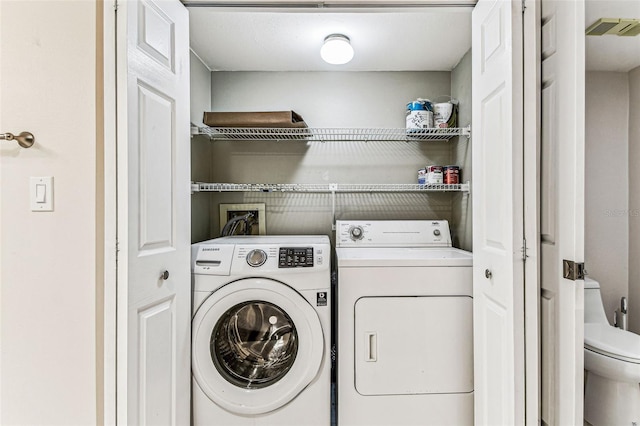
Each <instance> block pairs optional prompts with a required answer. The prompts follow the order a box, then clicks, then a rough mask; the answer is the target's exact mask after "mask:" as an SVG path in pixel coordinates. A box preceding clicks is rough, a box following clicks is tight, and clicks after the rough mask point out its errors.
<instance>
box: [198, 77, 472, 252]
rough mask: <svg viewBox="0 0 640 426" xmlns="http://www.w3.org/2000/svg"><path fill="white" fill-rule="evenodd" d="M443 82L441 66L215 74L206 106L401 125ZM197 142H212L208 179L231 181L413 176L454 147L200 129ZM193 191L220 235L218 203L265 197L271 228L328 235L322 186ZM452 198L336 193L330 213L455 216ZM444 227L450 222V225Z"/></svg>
mask: <svg viewBox="0 0 640 426" xmlns="http://www.w3.org/2000/svg"><path fill="white" fill-rule="evenodd" d="M469 79H470V75H469ZM468 85H469V86H470V82H469V84H468ZM451 90H452V87H451V72H446V71H439V72H213V73H211V91H212V95H211V98H212V99H211V109H210V110H211V111H274V110H294V111H296V112H298V113H299V114H301V115H302V116H303V117H304V119H305V121H306V123H307V124H308V125H309V126H310V127H328V128H334V127H364V128H404V126H405V108H406V104H407V102H409V101H411V100H414V99H416V98H418V97H426V98H431V99H435V98H436V97H438V96H442V95H445V96H448V95H450V94H451ZM469 101H470V98H469ZM198 142H201V143H206V144H209V145H211V147H212V148H211V149H212V156H211V172H210V178H211V181H213V182H231V183H416V182H417V170H418V169H419V168H420V167H424V166H425V165H428V164H440V165H445V164H456V162H455V161H454V160H453V157H454V156H455V154H456V150H457V145H456V144H455V143H451V142H410V143H406V142H325V143H317V142H315V143H306V142H304V141H293V142H291V141H290V142H248V141H240V142H238V141H236V142H229V141H213V142H209V141H208V140H206V138H203V137H200V136H198V137H196V138H194V144H195V143H198ZM465 144H466V141H465ZM465 180H466V178H465ZM201 195H206V196H208V197H210V200H211V206H210V210H209V211H210V214H211V225H210V228H211V232H212V234H211V236H212V237H213V236H217V235H218V233H219V228H220V226H219V213H218V212H219V204H220V203H241V202H242V203H265V204H266V216H267V217H266V224H267V233H269V234H327V235H331V233H332V232H331V224H332V204H331V198H330V195H328V194H291V193H287V194H275V193H268V194H263V193H215V194H214V193H208V194H198V196H201ZM455 197H456V194H451V193H449V194H443V193H430V194H407V193H394V194H338V195H337V196H336V210H335V211H336V219H365V218H366V219H447V220H450V221H453V220H455V218H454V217H453V215H452V209H453V205H454V200H455ZM452 228H453V229H454V230H457V228H456V226H455V224H453V223H452ZM469 232H470V231H469ZM194 241H196V239H195V238H194Z"/></svg>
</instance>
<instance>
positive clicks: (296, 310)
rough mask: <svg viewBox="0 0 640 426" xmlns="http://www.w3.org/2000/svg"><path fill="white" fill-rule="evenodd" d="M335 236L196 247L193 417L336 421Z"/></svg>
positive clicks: (208, 421)
mask: <svg viewBox="0 0 640 426" xmlns="http://www.w3.org/2000/svg"><path fill="white" fill-rule="evenodd" d="M330 255H331V253H330V245H329V239H328V237H326V236H282V237H278V236H247V237H224V238H218V239H215V240H210V241H206V242H203V243H199V244H195V245H194V246H193V248H192V266H193V295H194V298H193V312H194V315H193V331H192V372H193V387H192V393H193V424H194V425H196V426H200V425H212V426H217V425H220V426H222V425H225V426H227V425H322V426H327V425H329V424H330V410H331V397H330V380H331V376H330V370H331V359H330V353H331V349H330V335H329V334H330V320H331V317H330V303H331V301H330V299H331V296H330Z"/></svg>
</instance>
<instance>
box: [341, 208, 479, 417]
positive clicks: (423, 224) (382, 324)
mask: <svg viewBox="0 0 640 426" xmlns="http://www.w3.org/2000/svg"><path fill="white" fill-rule="evenodd" d="M336 255H337V262H338V291H337V297H336V301H337V305H338V307H337V311H338V322H337V330H338V332H337V334H338V337H337V348H336V349H337V365H338V379H337V392H338V398H337V402H338V404H337V411H338V425H339V426H352V425H362V426H365V425H366V426H372V425H394V426H403V425H421V426H427V425H434V426H436V425H437V426H444V425H451V426H454V425H455V426H461V425H473V299H472V296H473V293H472V254H471V253H470V252H467V251H463V250H460V249H457V248H453V247H452V246H451V236H450V232H449V226H448V223H447V222H446V221H338V222H337V230H336Z"/></svg>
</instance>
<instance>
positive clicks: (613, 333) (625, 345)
mask: <svg viewBox="0 0 640 426" xmlns="http://www.w3.org/2000/svg"><path fill="white" fill-rule="evenodd" d="M584 346H585V348H587V349H591V350H593V351H594V352H598V353H601V354H603V355H607V356H610V357H613V358H617V359H620V360H623V361H628V362H634V363H640V336H639V335H637V334H635V333H632V332H630V331H625V330H622V329H620V328H616V327H612V326H610V325H609V324H585V325H584Z"/></svg>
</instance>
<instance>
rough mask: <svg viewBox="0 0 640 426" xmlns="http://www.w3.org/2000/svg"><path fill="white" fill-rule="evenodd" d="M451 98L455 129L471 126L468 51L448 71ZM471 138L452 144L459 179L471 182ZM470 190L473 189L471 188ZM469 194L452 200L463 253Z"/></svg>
mask: <svg viewBox="0 0 640 426" xmlns="http://www.w3.org/2000/svg"><path fill="white" fill-rule="evenodd" d="M451 96H452V97H454V98H456V99H458V101H459V102H460V104H459V106H458V126H459V127H466V126H468V125H470V124H471V49H469V51H468V52H467V53H466V54H465V55H464V56H463V57H462V59H461V60H460V62H458V65H456V67H455V68H454V69H453V71H452V72H451ZM472 145H473V138H471V139H467V138H458V140H456V141H453V142H452V145H451V148H452V150H453V151H452V158H453V159H454V160H455V161H456V165H458V166H460V170H461V172H460V179H461V180H462V181H463V182H466V181H469V182H470V181H471V147H472ZM472 187H473V186H472ZM472 196H473V193H472V192H469V193H460V194H456V195H455V196H454V198H453V211H452V216H453V227H454V228H455V234H456V235H457V237H458V245H459V247H460V248H462V249H464V250H469V251H472V250H473V243H472V240H473V238H472V237H473V227H472V221H471V218H472V216H473V211H472V210H471V205H472V200H471V198H472Z"/></svg>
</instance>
